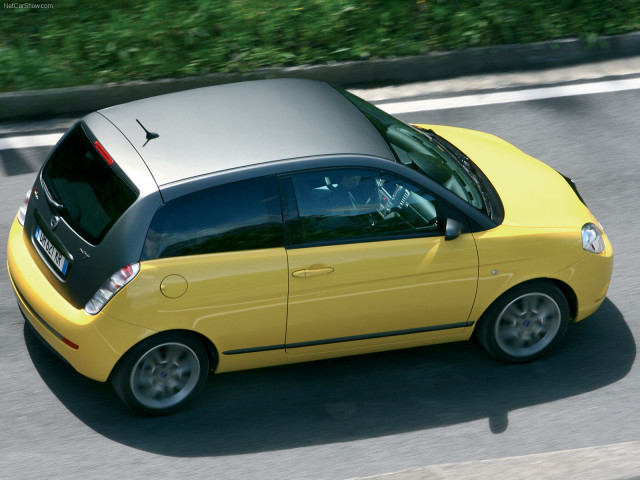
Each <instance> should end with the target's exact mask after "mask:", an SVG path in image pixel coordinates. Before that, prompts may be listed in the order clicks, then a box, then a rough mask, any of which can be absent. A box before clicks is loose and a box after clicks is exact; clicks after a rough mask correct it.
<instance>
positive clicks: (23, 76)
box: [0, 0, 640, 91]
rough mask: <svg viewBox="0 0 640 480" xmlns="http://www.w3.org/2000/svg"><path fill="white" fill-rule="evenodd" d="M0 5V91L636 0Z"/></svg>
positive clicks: (381, 46)
mask: <svg viewBox="0 0 640 480" xmlns="http://www.w3.org/2000/svg"><path fill="white" fill-rule="evenodd" d="M42 1H44V2H47V1H51V2H55V3H53V8H28V9H27V8H8V6H11V5H16V6H17V5H21V4H11V3H4V5H0V7H4V8H0V90H2V91H13V90H27V89H37V88H54V87H61V86H70V85H80V84H91V83H106V82H123V81H129V80H140V79H153V78H162V77H180V76H188V75H198V74H203V73H209V72H226V71H246V70H251V69H255V68H259V67H265V66H278V65H300V64H311V63H325V62H333V61H343V60H357V59H363V58H369V57H389V56H401V55H412V54H417V53H421V52H426V51H430V50H451V49H457V48H466V47H475V46H485V45H496V44H504V43H522V42H534V41H541V40H549V39H557V38H563V37H576V36H580V37H583V38H585V39H587V40H589V39H595V38H597V36H598V35H608V34H615V33H624V32H629V31H634V30H638V29H640V0H617V1H616V0H609V1H608V2H596V1H594V0H528V1H527V2H516V1H509V0H417V1H416V0H388V1H383V0H364V1H355V0H354V1H349V0H297V1H294V0H264V1H260V0H230V1H224V0H213V1H209V0H188V1H187V0H185V1H183V2H176V1H175V0H174V1H168V0H149V1H143V2H137V3H134V2H128V1H124V0H116V1H111V2H95V1H92V2H89V1H83V0H76V1H75V2H74V1H71V0H68V1H66V2H61V1H58V0H42Z"/></svg>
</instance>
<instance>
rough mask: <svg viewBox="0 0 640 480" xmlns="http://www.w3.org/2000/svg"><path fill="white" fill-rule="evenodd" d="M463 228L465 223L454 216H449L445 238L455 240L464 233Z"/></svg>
mask: <svg viewBox="0 0 640 480" xmlns="http://www.w3.org/2000/svg"><path fill="white" fill-rule="evenodd" d="M463 228H464V225H462V224H461V223H460V222H459V221H457V220H454V219H453V218H447V225H446V227H445V231H444V239H445V240H455V239H456V238H458V237H459V236H460V235H462V229H463Z"/></svg>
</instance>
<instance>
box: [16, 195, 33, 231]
mask: <svg viewBox="0 0 640 480" xmlns="http://www.w3.org/2000/svg"><path fill="white" fill-rule="evenodd" d="M30 198H31V189H29V190H27V194H26V195H25V197H24V200H23V202H22V205H20V208H19V209H18V223H19V224H20V225H22V226H23V227H24V219H25V218H26V216H27V207H28V206H29V199H30Z"/></svg>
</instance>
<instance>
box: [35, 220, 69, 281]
mask: <svg viewBox="0 0 640 480" xmlns="http://www.w3.org/2000/svg"><path fill="white" fill-rule="evenodd" d="M35 238H36V241H37V242H38V243H39V244H40V246H41V247H42V249H43V250H44V252H45V253H46V254H47V256H48V257H49V258H50V259H51V261H52V262H53V264H54V265H55V266H56V267H57V268H58V270H59V271H60V272H61V273H62V274H63V275H66V274H67V268H68V267H69V260H68V259H67V258H66V257H65V256H64V255H62V254H61V253H60V252H59V251H58V249H57V248H56V247H54V246H53V244H52V243H51V242H50V241H49V239H48V238H47V237H46V236H45V234H44V232H43V231H42V230H41V229H40V227H36V234H35Z"/></svg>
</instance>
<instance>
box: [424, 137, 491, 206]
mask: <svg viewBox="0 0 640 480" xmlns="http://www.w3.org/2000/svg"><path fill="white" fill-rule="evenodd" d="M413 127H415V128H416V129H417V130H418V131H419V132H420V133H421V134H422V135H424V136H425V137H427V138H428V139H429V140H430V141H432V142H433V143H435V144H436V145H438V146H439V147H440V148H442V149H443V150H444V151H445V152H447V153H448V154H449V155H451V157H453V159H454V160H457V162H458V165H460V167H461V168H462V169H463V170H464V171H465V173H466V174H467V175H469V178H471V180H473V182H474V183H475V184H476V188H477V189H478V191H479V192H480V196H481V197H482V203H483V204H484V209H485V212H486V213H487V215H488V216H489V217H490V218H491V214H492V213H493V209H492V208H491V201H490V199H489V196H488V195H487V191H486V188H485V185H484V181H483V179H482V178H481V176H480V175H479V174H478V169H477V167H476V166H475V164H474V163H473V162H472V161H471V159H470V158H469V157H467V156H466V155H465V154H464V153H463V152H462V151H461V150H459V149H458V148H457V147H456V146H455V145H453V144H452V143H451V142H449V141H448V140H447V139H446V138H443V137H441V136H440V135H438V134H437V133H436V132H434V131H433V130H431V129H430V128H421V127H418V126H416V125H413Z"/></svg>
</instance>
